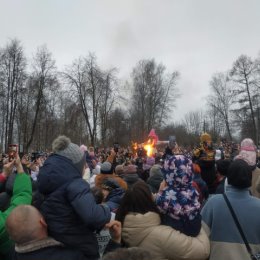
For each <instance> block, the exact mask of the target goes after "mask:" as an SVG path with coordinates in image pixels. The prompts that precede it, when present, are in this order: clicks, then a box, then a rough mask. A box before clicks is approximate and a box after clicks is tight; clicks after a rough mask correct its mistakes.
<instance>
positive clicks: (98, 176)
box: [95, 173, 127, 190]
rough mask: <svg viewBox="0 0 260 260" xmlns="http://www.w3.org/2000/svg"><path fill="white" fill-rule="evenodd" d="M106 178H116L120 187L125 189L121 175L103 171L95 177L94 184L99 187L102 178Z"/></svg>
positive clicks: (125, 184)
mask: <svg viewBox="0 0 260 260" xmlns="http://www.w3.org/2000/svg"><path fill="white" fill-rule="evenodd" d="M108 178H112V179H114V180H116V181H117V182H118V184H119V185H120V187H121V188H123V189H124V190H127V183H126V182H125V181H124V180H123V179H122V178H121V177H119V176H116V175H115V174H105V173H100V174H98V175H97V176H96V178H95V186H96V187H98V188H101V186H102V184H103V182H104V180H105V179H108Z"/></svg>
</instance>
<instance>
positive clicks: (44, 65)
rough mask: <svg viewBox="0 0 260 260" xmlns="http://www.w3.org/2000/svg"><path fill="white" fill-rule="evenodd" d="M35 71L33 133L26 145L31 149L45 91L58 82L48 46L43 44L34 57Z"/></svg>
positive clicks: (33, 79)
mask: <svg viewBox="0 0 260 260" xmlns="http://www.w3.org/2000/svg"><path fill="white" fill-rule="evenodd" d="M32 66H33V72H32V75H31V80H32V81H33V90H34V93H35V98H36V99H35V100H36V101H35V105H34V111H35V113H34V117H33V120H32V128H31V134H30V137H29V140H28V143H27V145H26V150H28V149H29V147H30V145H31V143H32V141H33V139H34V134H35V129H36V126H37V121H38V116H39V113H40V107H41V105H42V101H43V99H44V91H45V90H46V89H47V88H48V87H50V86H51V85H53V84H54V83H56V80H57V79H56V66H55V61H54V60H53V58H52V54H51V53H50V52H49V50H48V49H47V47H46V46H45V45H44V46H41V47H39V48H38V50H37V52H36V55H35V56H34V59H33V65H32Z"/></svg>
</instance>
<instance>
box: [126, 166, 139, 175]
mask: <svg viewBox="0 0 260 260" xmlns="http://www.w3.org/2000/svg"><path fill="white" fill-rule="evenodd" d="M123 170H124V174H135V173H137V166H136V165H133V164H129V165H127V166H125V167H124V169H123Z"/></svg>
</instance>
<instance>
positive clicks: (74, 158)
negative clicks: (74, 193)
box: [52, 135, 86, 174]
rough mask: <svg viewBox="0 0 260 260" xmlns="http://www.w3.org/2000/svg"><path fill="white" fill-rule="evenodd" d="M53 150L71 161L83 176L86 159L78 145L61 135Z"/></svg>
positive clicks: (54, 143)
mask: <svg viewBox="0 0 260 260" xmlns="http://www.w3.org/2000/svg"><path fill="white" fill-rule="evenodd" d="M52 150H53V152H54V153H55V154H58V155H61V156H64V157H66V158H68V159H69V160H71V162H72V164H73V165H74V166H75V167H76V168H77V169H78V171H79V172H80V173H81V174H82V172H83V168H84V165H85V164H86V159H85V154H84V152H82V151H81V150H80V148H79V146H78V145H76V144H74V143H72V142H71V141H70V139H69V138H68V137H66V136H64V135H60V136H59V137H57V138H56V139H55V140H54V141H53V143H52Z"/></svg>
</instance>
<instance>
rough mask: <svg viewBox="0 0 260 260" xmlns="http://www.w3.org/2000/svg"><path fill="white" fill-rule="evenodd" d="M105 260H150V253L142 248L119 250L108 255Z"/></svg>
mask: <svg viewBox="0 0 260 260" xmlns="http://www.w3.org/2000/svg"><path fill="white" fill-rule="evenodd" d="M102 259H103V260H150V259H153V258H152V256H151V254H150V252H149V251H147V250H145V249H143V248H140V247H130V248H119V249H117V250H115V251H113V252H110V253H107V254H106V255H105V256H104V257H103V258H102Z"/></svg>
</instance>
